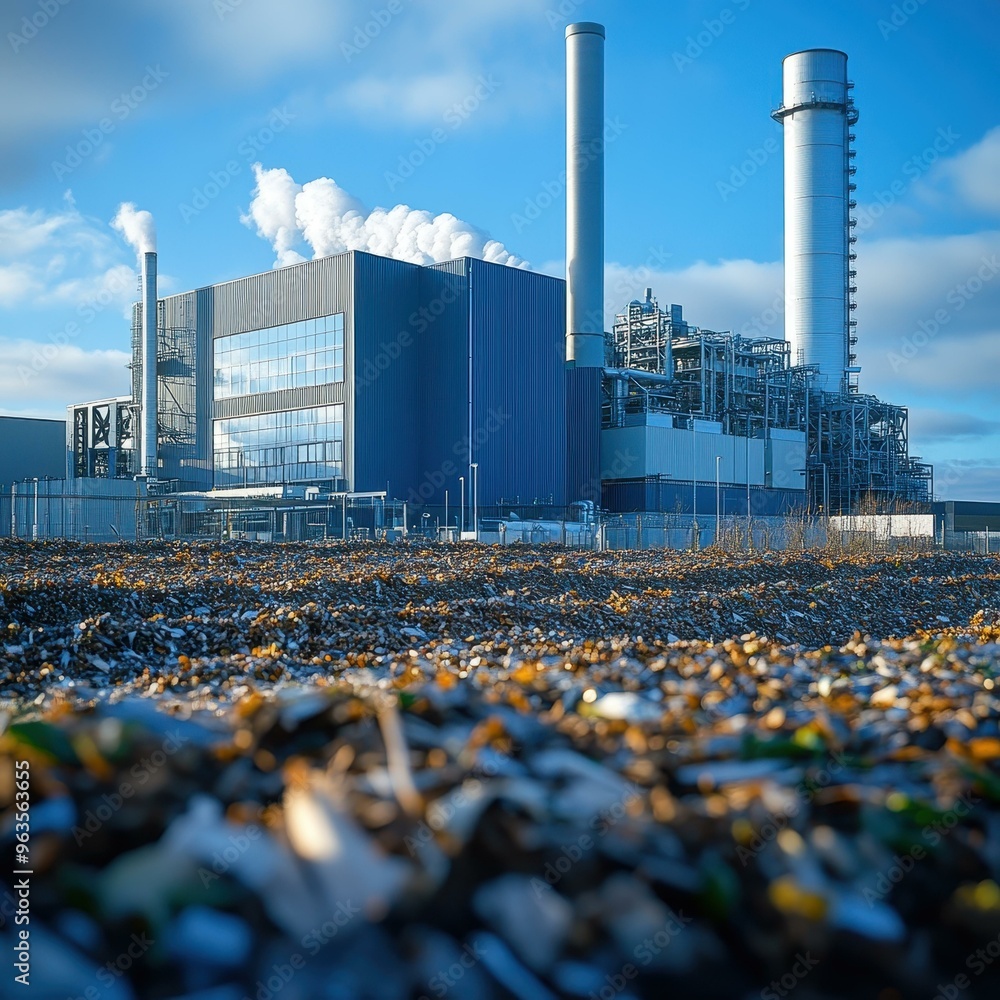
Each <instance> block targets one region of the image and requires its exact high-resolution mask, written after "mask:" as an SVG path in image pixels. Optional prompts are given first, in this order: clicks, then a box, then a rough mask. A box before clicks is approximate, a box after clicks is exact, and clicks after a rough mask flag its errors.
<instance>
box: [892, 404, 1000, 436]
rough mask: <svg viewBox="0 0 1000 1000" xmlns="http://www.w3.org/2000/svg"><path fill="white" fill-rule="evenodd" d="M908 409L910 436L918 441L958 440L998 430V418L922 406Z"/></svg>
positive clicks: (999, 428) (985, 434) (994, 432)
mask: <svg viewBox="0 0 1000 1000" xmlns="http://www.w3.org/2000/svg"><path fill="white" fill-rule="evenodd" d="M909 411H910V436H911V437H912V438H915V439H919V440H920V441H925V442H938V441H960V440H963V439H965V438H978V437H984V436H987V435H990V434H996V433H997V432H998V431H1000V420H993V419H990V418H988V417H983V416H978V415H975V414H971V413H960V412H958V411H955V410H934V409H928V408H926V407H923V406H911V407H909Z"/></svg>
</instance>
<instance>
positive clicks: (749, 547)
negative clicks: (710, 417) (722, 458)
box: [745, 419, 753, 552]
mask: <svg viewBox="0 0 1000 1000" xmlns="http://www.w3.org/2000/svg"><path fill="white" fill-rule="evenodd" d="M746 443H747V460H746V463H745V464H746V476H747V551H749V552H752V551H753V532H752V531H751V529H750V420H749V419H748V420H747V437H746Z"/></svg>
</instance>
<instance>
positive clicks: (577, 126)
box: [566, 21, 605, 368]
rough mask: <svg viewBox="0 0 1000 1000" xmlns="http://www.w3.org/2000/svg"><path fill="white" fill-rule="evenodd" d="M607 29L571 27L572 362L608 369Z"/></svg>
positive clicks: (569, 332)
mask: <svg viewBox="0 0 1000 1000" xmlns="http://www.w3.org/2000/svg"><path fill="white" fill-rule="evenodd" d="M604 39H605V33H604V25H602V24H594V23H592V22H590V21H581V22H580V23H578V24H571V25H569V26H568V27H567V28H566V361H567V363H568V364H569V365H570V366H571V367H577V368H602V367H603V366H604Z"/></svg>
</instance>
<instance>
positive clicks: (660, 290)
mask: <svg viewBox="0 0 1000 1000" xmlns="http://www.w3.org/2000/svg"><path fill="white" fill-rule="evenodd" d="M669 256H670V255H669V254H666V253H664V252H663V251H661V250H658V249H656V248H650V256H649V258H648V260H647V262H646V263H645V264H643V265H640V266H638V267H628V266H626V265H624V264H608V265H607V266H606V267H605V269H604V298H605V324H606V326H607V328H608V329H609V330H610V329H611V323H613V322H614V317H615V314H616V313H618V312H620V311H621V310H622V308H623V307H624V306H625V305H626V304H627V303H628V302H629V301H631V300H632V299H635V298H642V296H643V293H644V291H645V289H646V288H647V287H650V288H652V289H653V295H654V296H655V297H656V298H657V299H658V300H659V302H660V305H661V307H666V306H667V305H669V304H670V303H678V304H680V305H681V306H683V307H684V318H685V319H686V320H687V321H688V322H689V323H691V324H693V325H695V326H700V327H704V328H706V329H709V330H733V331H735V332H738V333H742V334H744V335H745V336H750V337H762V336H770V337H780V336H781V335H782V312H781V305H782V301H783V299H782V295H783V273H784V272H783V268H782V266H781V264H780V262H767V263H760V262H758V261H753V260H722V261H719V262H718V263H717V264H710V263H707V262H706V261H698V262H696V263H694V264H691V265H689V266H688V267H683V268H677V269H676V270H668V269H666V268H664V267H663V266H662V262H663V261H665V260H666V259H668V258H669ZM553 273H560V274H561V272H560V271H555V272H553Z"/></svg>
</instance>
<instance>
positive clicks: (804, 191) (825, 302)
mask: <svg viewBox="0 0 1000 1000" xmlns="http://www.w3.org/2000/svg"><path fill="white" fill-rule="evenodd" d="M782 69H783V88H782V105H781V107H780V108H778V110H777V111H775V112H774V114H773V117H774V119H775V120H776V121H778V122H780V123H781V124H782V126H783V127H784V140H785V143H784V145H785V339H786V340H787V341H789V343H790V344H791V348H792V364H802V365H817V366H818V367H819V378H818V379H817V382H816V385H817V387H818V388H820V389H825V390H826V391H828V392H840V391H846V390H847V389H848V388H849V387H850V382H851V378H852V376H853V375H856V374H857V371H858V369H856V368H854V367H852V365H853V361H854V357H853V355H852V354H851V344H852V342H853V338H852V328H853V326H854V324H853V322H852V321H851V319H850V316H851V309H852V307H853V302H852V298H851V297H852V294H853V292H854V287H853V285H854V282H853V277H854V271H853V266H852V263H851V261H852V259H853V253H852V251H851V244H852V243H853V242H854V239H853V236H852V234H851V227H852V226H853V225H854V222H853V220H852V219H851V208H852V207H853V202H852V201H851V193H850V192H851V191H852V190H853V189H854V185H853V183H852V180H851V176H852V174H853V173H854V161H853V155H854V154H853V151H852V150H851V139H852V138H853V136H851V134H850V127H851V126H852V125H853V124H854V123H855V122H856V121H857V111H856V110H855V108H854V103H853V101H852V99H851V95H850V87H849V85H848V82H847V55H846V54H845V53H843V52H839V51H837V50H835V49H809V50H806V51H804V52H795V53H793V54H792V55H789V56H786V57H785V59H784V61H783V63H782Z"/></svg>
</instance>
